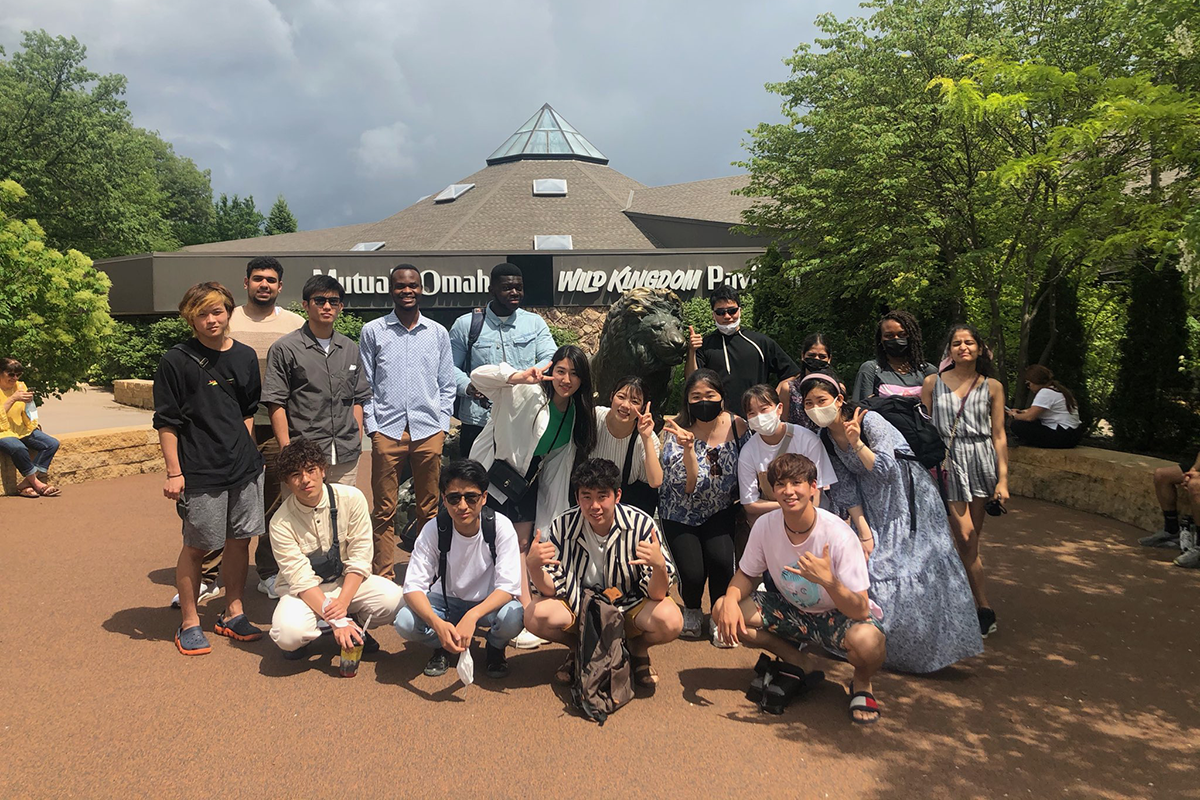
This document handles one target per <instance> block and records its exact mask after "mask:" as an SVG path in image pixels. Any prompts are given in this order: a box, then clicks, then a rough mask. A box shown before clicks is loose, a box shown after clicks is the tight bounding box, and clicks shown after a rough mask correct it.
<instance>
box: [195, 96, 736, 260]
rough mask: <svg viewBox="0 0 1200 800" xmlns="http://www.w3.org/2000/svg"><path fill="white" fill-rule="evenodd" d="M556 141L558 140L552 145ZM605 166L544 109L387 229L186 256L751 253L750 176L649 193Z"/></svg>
mask: <svg viewBox="0 0 1200 800" xmlns="http://www.w3.org/2000/svg"><path fill="white" fill-rule="evenodd" d="M559 135H561V139H559V138H555V137H556V136H559ZM564 142H565V143H566V144H565V145H563V143H564ZM556 148H557V149H559V150H563V152H557V151H556ZM607 162H608V159H607V158H605V157H604V155H603V154H602V153H600V151H599V150H596V148H595V147H593V146H592V145H591V143H589V142H588V141H587V139H585V138H584V137H583V136H582V135H580V134H579V133H578V131H576V130H575V129H574V128H572V127H571V126H570V124H569V123H567V121H566V120H565V119H563V118H562V116H561V115H559V114H558V112H557V111H555V110H554V109H553V108H551V107H550V106H549V105H548V104H547V105H543V106H542V107H541V108H540V109H538V111H537V113H535V114H534V115H533V116H532V117H530V118H529V121H528V122H526V123H525V125H523V126H521V129H520V130H518V131H517V132H516V133H514V134H513V135H512V136H510V137H509V138H508V139H507V140H506V141H505V143H504V144H502V145H501V146H500V147H499V148H497V150H496V151H495V152H494V153H493V154H492V155H491V156H490V157H489V158H488V159H487V164H488V166H486V167H484V168H483V169H481V170H479V171H478V172H476V173H474V174H473V175H468V176H467V177H465V178H463V179H461V180H459V181H458V182H456V183H453V184H450V185H448V186H447V187H446V188H445V189H443V190H441V191H440V192H437V193H435V194H433V195H431V196H428V197H424V198H422V199H420V200H418V201H417V202H416V203H413V204H412V205H410V206H409V207H407V208H405V209H403V210H402V211H400V212H398V213H396V214H393V215H392V216H390V217H387V218H386V219H382V220H380V221H378V222H368V223H360V224H356V225H344V226H341V227H337V228H325V229H322V230H315V231H300V232H297V233H285V234H280V235H277V236H262V237H258V238H254V239H238V240H233V241H227V242H212V243H209V244H199V245H192V246H190V247H185V248H184V250H185V251H187V252H197V253H232V252H237V253H244V252H264V253H289V252H290V253H299V252H319V251H333V252H337V251H341V252H345V251H349V250H350V249H351V248H352V247H354V245H356V244H359V243H365V242H370V243H375V244H373V245H371V246H370V247H368V248H366V249H371V250H374V249H381V250H385V251H405V252H423V251H439V250H453V251H503V252H514V251H516V252H521V251H529V250H534V249H536V247H535V237H538V236H570V237H571V242H570V245H569V247H570V248H571V249H574V250H654V249H656V248H661V247H689V246H693V245H695V246H700V245H703V246H734V245H744V244H746V243H748V240H745V239H744V237H736V236H734V235H733V234H731V233H730V232H729V230H728V228H729V226H731V225H734V224H737V223H740V222H741V219H742V217H741V215H742V212H743V211H744V210H745V209H747V208H749V207H750V205H751V203H752V202H753V200H752V198H748V197H741V196H737V195H733V194H731V192H732V191H734V190H736V189H740V188H742V187H743V186H745V185H746V183H747V180H748V178H747V176H745V175H735V176H732V177H728V178H715V179H712V180H703V181H692V182H690V183H679V184H674V185H671V186H658V187H648V186H644V185H643V184H641V183H638V182H637V181H635V180H634V179H632V178H630V177H628V176H626V175H622V174H621V173H620V172H617V171H616V170H614V169H612V168H611V167H609V166H607ZM545 179H555V180H557V181H561V182H565V187H563V185H562V184H561V183H559V184H556V185H555V186H554V187H553V188H552V189H550V190H549V193H547V192H546V191H545V187H537V188H535V184H534V182H535V181H541V180H545ZM701 228H703V229H704V230H701ZM727 239H730V240H729V241H726V240H727ZM732 239H738V241H733V240H732ZM381 242H382V244H381V245H380V244H378V243H381ZM360 249H363V248H360Z"/></svg>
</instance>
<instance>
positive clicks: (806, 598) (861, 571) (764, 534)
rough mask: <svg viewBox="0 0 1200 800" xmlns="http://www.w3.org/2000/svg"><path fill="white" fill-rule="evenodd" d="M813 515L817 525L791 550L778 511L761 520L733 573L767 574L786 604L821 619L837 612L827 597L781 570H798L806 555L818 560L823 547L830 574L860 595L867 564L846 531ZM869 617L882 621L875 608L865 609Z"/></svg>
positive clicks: (826, 516) (829, 518) (823, 514)
mask: <svg viewBox="0 0 1200 800" xmlns="http://www.w3.org/2000/svg"><path fill="white" fill-rule="evenodd" d="M814 510H815V511H816V512H817V523H816V525H814V526H813V529H812V533H810V534H809V535H808V538H807V539H805V540H804V544H792V542H791V540H790V539H788V535H787V532H786V531H785V530H784V529H783V511H781V510H778V509H777V510H775V511H771V512H770V513H767V514H763V515H762V516H761V517H759V518H758V521H757V522H755V523H754V527H753V528H751V529H750V538H749V539H748V540H747V542H746V550H745V552H744V553H742V560H741V563H739V564H738V569H740V570H741V571H742V572H744V573H745V574H746V575H748V576H750V577H751V578H757V577H758V576H759V575H762V574H763V573H764V572H770V573H771V578H772V579H774V581H775V586H776V587H778V588H779V591H780V592H781V593H782V594H783V596H784V597H786V598H787V600H788V602H790V603H791V604H792V605H794V606H795V607H796V608H798V609H800V610H801V611H804V612H807V613H810V614H822V613H825V612H826V611H832V610H834V609H835V608H837V605H836V604H835V603H834V602H833V598H831V597H830V596H829V593H828V592H826V591H825V590H824V589H822V588H821V587H820V586H818V585H817V584H815V583H813V582H812V581H809V580H808V579H806V578H802V577H801V576H799V575H797V574H796V573H794V572H787V571H785V570H784V567H796V566H799V563H800V556H802V555H804V554H805V553H812V554H813V555H815V556H817V557H820V556H822V555H823V554H824V552H825V546H826V545H829V557H830V561H831V562H832V564H833V574H834V576H836V577H837V579H838V580H839V581H841V583H842V585H843V586H845V587H846V588H847V589H849V590H850V591H852V592H863V591H866V590H867V589H868V588H870V585H871V581H870V578H869V577H868V576H867V559H866V557H865V556H864V555H863V551H862V546H861V545H859V543H858V538H857V537H856V536H855V535H854V531H852V530H850V526H849V525H847V524H846V523H844V522H842V521H841V520H840V519H838V517H837V516H836V515H834V514H831V513H829V512H828V511H825V510H824V509H820V508H818V509H814ZM871 615H872V616H874V617H876V618H882V616H883V614H882V612H881V611H880V610H879V607H878V606H876V605H875V603H873V602H872V603H871Z"/></svg>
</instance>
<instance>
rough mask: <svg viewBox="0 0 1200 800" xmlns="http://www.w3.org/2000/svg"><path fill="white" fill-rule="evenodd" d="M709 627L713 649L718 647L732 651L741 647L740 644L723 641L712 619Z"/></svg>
mask: <svg viewBox="0 0 1200 800" xmlns="http://www.w3.org/2000/svg"><path fill="white" fill-rule="evenodd" d="M708 627H709V633H710V634H711V638H710V639H709V641H710V642H712V646H713V647H718V648H720V649H722V650H731V649H733V648H734V647H738V646H739V643H738V642H727V641H725V640H724V639H722V638H721V634H720V632H719V631H717V626H716V625H714V624H713V622H712V619H711V618H709V621H708Z"/></svg>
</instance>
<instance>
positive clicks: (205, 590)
mask: <svg viewBox="0 0 1200 800" xmlns="http://www.w3.org/2000/svg"><path fill="white" fill-rule="evenodd" d="M220 593H221V587H220V586H218V585H217V584H215V583H214V584H213V585H212V586H209V585H208V584H207V583H205V582H204V581H200V596H199V597H198V598H196V602H197V603H203V602H204V601H205V600H211V599H212V598H214V597H216V596H217V595H219V594H220ZM171 608H179V594H178V593H176V594H175V596H174V597H172V598H171Z"/></svg>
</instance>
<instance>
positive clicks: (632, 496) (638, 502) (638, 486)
mask: <svg viewBox="0 0 1200 800" xmlns="http://www.w3.org/2000/svg"><path fill="white" fill-rule="evenodd" d="M637 436H638V432H637V429H636V428H635V429H634V431H633V433H631V434H630V435H629V447H627V448H626V449H625V466H624V467H623V468H622V469H621V502H622V503H624V504H625V505H627V506H633V507H634V508H640V509H641V510H642V511H645V512H646V513H647V514H649V515H650V516H654V513H655V512H656V511H657V510H658V489H655V488H654V487H653V486H651V485H650V484H648V483H645V482H643V481H633V482H632V483H631V482H630V481H629V476H630V475H632V474H633V451H634V446H635V444H636V442H637Z"/></svg>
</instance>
